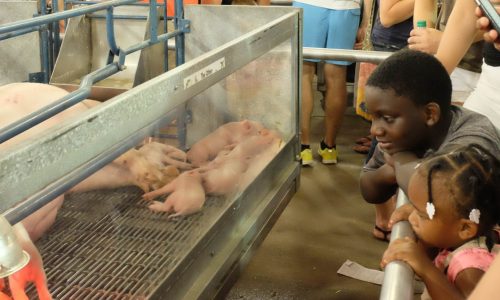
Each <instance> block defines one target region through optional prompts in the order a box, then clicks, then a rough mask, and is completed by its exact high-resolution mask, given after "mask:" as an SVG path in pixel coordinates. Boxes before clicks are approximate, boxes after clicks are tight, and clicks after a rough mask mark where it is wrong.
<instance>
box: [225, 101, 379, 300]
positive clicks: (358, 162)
mask: <svg viewBox="0 0 500 300" xmlns="http://www.w3.org/2000/svg"><path fill="white" fill-rule="evenodd" d="M318 95H319V94H318ZM317 98H319V96H318V97H317ZM316 102H317V103H319V100H318V101H316ZM368 128H369V123H368V122H366V121H364V120H362V119H361V118H360V117H358V116H356V115H355V113H354V109H353V108H349V109H348V110H347V112H346V114H345V118H344V122H343V125H342V128H341V131H340V136H339V137H338V138H337V145H338V146H337V148H338V150H339V160H340V161H339V163H338V164H337V165H330V166H326V165H323V164H321V163H320V162H319V161H318V162H317V163H316V164H315V165H314V166H313V167H304V168H302V174H301V186H300V189H299V191H298V193H297V194H295V196H294V197H293V198H292V200H291V202H290V203H289V205H288V206H287V207H286V208H285V210H284V212H283V214H282V215H281V216H280V218H279V219H278V221H277V222H276V224H275V225H274V227H273V228H272V229H271V231H270V233H269V235H268V236H267V237H266V239H265V240H264V241H263V243H262V244H261V245H260V247H259V248H258V249H257V251H256V253H255V255H254V256H253V258H252V259H251V261H250V263H249V264H248V266H247V267H246V269H245V270H244V271H243V273H242V275H241V277H240V278H239V279H238V281H237V282H236V284H235V285H234V286H233V288H232V289H231V290H230V292H229V294H228V295H227V296H226V299H229V300H232V299H378V297H379V293H380V286H378V285H374V284H371V283H366V282H362V281H359V280H356V279H352V278H349V277H345V276H342V275H338V274H337V273H336V272H337V270H338V269H339V267H340V266H341V265H342V264H343V263H344V262H345V261H346V260H347V259H349V260H352V261H355V262H358V263H360V264H362V265H363V266H365V267H368V268H373V269H378V268H379V261H380V257H381V255H382V253H383V251H384V250H385V248H386V247H387V243H385V242H382V241H379V240H376V239H375V238H373V237H372V234H371V232H372V228H373V225H374V209H373V207H372V206H371V205H368V204H366V203H365V202H364V200H363V199H362V197H361V195H360V192H359V186H358V179H359V173H360V170H361V166H362V162H363V160H364V155H362V154H357V153H355V152H354V151H353V150H351V147H352V145H353V144H354V141H355V140H356V139H357V138H359V137H362V136H365V135H366V134H368ZM312 132H313V145H312V147H313V152H315V151H316V149H317V147H318V143H319V141H320V139H321V138H322V132H323V117H322V111H321V108H319V105H318V104H316V107H315V109H314V112H313V120H312Z"/></svg>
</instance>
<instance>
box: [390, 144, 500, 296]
mask: <svg viewBox="0 0 500 300" xmlns="http://www.w3.org/2000/svg"><path fill="white" fill-rule="evenodd" d="M408 196H409V199H410V202H411V204H407V205H406V206H403V207H402V208H400V209H398V210H396V211H395V213H394V214H393V216H392V217H391V221H392V223H394V222H396V221H399V220H401V219H407V220H408V221H409V222H410V224H411V226H412V228H413V231H414V232H415V235H416V237H417V239H418V242H417V241H414V240H412V239H410V238H408V237H406V238H404V239H398V240H396V241H394V242H392V243H391V244H390V245H389V247H388V249H387V250H386V252H385V253H384V255H383V258H382V262H381V266H382V267H385V265H387V264H388V263H389V262H390V261H393V260H402V261H405V262H406V263H408V264H409V265H410V266H411V267H412V268H413V270H414V271H415V273H416V274H417V275H418V276H420V278H422V280H423V282H424V283H425V285H426V288H427V291H428V293H429V295H430V297H431V298H432V299H445V297H447V298H446V299H464V298H466V297H467V296H468V295H469V294H470V293H471V292H472V290H473V289H474V287H475V286H476V284H477V282H478V281H479V279H480V278H481V276H482V275H483V274H484V272H486V270H487V269H488V267H489V266H490V264H491V263H492V261H493V259H494V255H495V254H494V253H493V252H492V248H493V245H494V243H495V242H496V241H497V239H496V235H495V231H494V227H495V226H496V225H497V224H498V222H499V221H500V161H498V160H497V159H496V158H495V157H494V156H493V155H492V154H491V153H489V152H488V151H487V150H485V149H484V148H482V147H480V146H479V145H476V144H472V145H468V146H462V147H460V148H457V149H455V150H454V151H452V152H449V153H446V154H440V155H435V156H433V157H431V158H429V159H426V160H425V161H424V162H422V163H421V164H420V165H418V167H417V168H416V171H415V172H414V174H413V175H412V177H411V179H410V183H409V186H408ZM429 248H437V249H439V250H440V252H439V253H438V255H437V256H436V257H435V258H434V261H432V260H431V259H430V258H429V257H428V255H427V252H426V250H427V249H429Z"/></svg>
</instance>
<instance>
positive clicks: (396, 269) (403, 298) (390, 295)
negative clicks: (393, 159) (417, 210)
mask: <svg viewBox="0 0 500 300" xmlns="http://www.w3.org/2000/svg"><path fill="white" fill-rule="evenodd" d="M407 203H409V201H408V198H407V197H406V195H405V193H404V192H403V190H401V189H399V190H398V197H397V202H396V207H400V206H402V205H405V204H407ZM404 237H411V238H414V237H415V234H414V233H413V230H412V229H411V226H410V223H408V221H400V222H398V223H396V224H394V226H393V227H392V232H391V242H392V241H394V240H397V239H401V238H404ZM414 276H415V273H414V272H413V269H412V268H411V267H410V266H409V265H408V264H407V263H405V262H403V261H392V262H390V263H389V264H387V266H386V267H385V270H384V281H383V283H382V290H381V291H380V300H411V299H413V279H414Z"/></svg>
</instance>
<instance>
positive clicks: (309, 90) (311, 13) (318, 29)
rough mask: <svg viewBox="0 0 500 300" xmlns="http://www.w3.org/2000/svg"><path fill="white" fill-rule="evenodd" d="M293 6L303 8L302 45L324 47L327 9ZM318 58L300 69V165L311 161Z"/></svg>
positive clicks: (309, 163)
mask: <svg viewBox="0 0 500 300" xmlns="http://www.w3.org/2000/svg"><path fill="white" fill-rule="evenodd" d="M293 6H294V7H300V8H302V9H303V12H304V13H303V17H304V19H303V25H304V28H303V31H304V36H303V45H304V47H314V48H324V47H325V45H326V35H327V32H328V18H327V15H328V10H327V9H325V8H322V7H317V6H312V5H308V4H304V3H301V2H293ZM318 61H319V60H317V59H316V60H304V64H303V71H302V102H301V112H300V113H301V120H300V124H301V125H300V126H301V128H300V129H301V143H302V149H301V153H300V156H301V159H302V165H311V164H312V163H313V154H312V151H311V147H310V145H311V114H312V110H313V103H314V91H313V78H314V73H315V66H316V62H318Z"/></svg>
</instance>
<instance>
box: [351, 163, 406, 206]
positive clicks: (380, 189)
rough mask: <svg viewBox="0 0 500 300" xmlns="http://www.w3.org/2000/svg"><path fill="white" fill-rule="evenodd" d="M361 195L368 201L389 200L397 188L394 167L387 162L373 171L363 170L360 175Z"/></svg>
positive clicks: (377, 202)
mask: <svg viewBox="0 0 500 300" xmlns="http://www.w3.org/2000/svg"><path fill="white" fill-rule="evenodd" d="M360 188H361V195H362V196H363V198H364V199H365V200H366V202H368V203H373V204H380V203H384V202H385V201H387V200H388V199H389V198H390V197H391V196H392V195H394V193H395V192H396V190H397V185H396V178H395V177H394V169H393V167H391V166H389V165H387V164H385V165H383V166H381V167H380V168H378V169H376V170H373V171H363V172H362V173H361V177H360Z"/></svg>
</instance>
